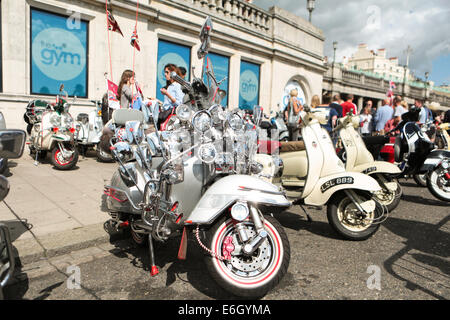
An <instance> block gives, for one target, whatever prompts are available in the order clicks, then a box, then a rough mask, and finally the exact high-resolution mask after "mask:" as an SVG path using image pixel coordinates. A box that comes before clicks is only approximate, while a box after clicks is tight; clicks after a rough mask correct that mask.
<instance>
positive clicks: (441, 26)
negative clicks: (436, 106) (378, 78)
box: [253, 0, 450, 85]
mask: <svg viewBox="0 0 450 320" xmlns="http://www.w3.org/2000/svg"><path fill="white" fill-rule="evenodd" d="M306 2H307V1H306V0H281V1H272V0H253V4H254V5H257V6H259V7H261V8H263V9H266V10H268V9H269V8H270V7H272V6H277V7H281V8H283V9H286V10H289V11H291V12H293V13H295V14H296V15H297V16H300V17H302V18H304V19H308V15H309V12H308V11H307V9H306ZM312 23H313V24H314V25H315V26H317V27H319V28H320V29H322V30H323V32H324V35H325V38H326V39H325V43H324V55H325V56H328V57H330V58H331V57H333V41H337V42H338V49H337V51H336V61H342V58H343V57H344V56H345V57H350V56H351V55H352V54H353V53H354V52H355V51H356V49H357V46H358V44H360V43H366V44H367V45H368V48H369V50H374V51H376V50H377V49H379V48H385V49H386V51H387V57H398V58H399V64H400V65H404V64H405V63H406V53H405V51H406V48H407V47H408V45H409V46H411V47H412V49H413V52H412V54H411V55H410V59H409V68H410V69H411V70H412V71H413V72H414V74H415V75H416V77H418V78H421V79H425V75H424V74H425V72H426V71H428V72H429V73H430V75H429V78H428V79H429V80H430V81H434V82H435V85H442V84H444V83H446V84H448V85H450V35H449V31H450V0H428V1H423V0H376V1H375V0H316V1H315V10H314V11H313V14H312ZM331 59H332V58H331Z"/></svg>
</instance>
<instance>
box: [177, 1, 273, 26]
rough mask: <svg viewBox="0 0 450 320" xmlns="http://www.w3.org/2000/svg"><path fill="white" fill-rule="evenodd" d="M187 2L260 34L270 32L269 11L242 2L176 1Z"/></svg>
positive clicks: (270, 18)
mask: <svg viewBox="0 0 450 320" xmlns="http://www.w3.org/2000/svg"><path fill="white" fill-rule="evenodd" d="M175 2H186V3H189V4H190V5H192V6H194V7H195V8H198V9H201V10H202V11H204V12H206V13H209V14H211V15H214V16H219V17H222V18H227V19H231V20H232V21H235V22H238V23H239V24H240V25H242V26H244V27H247V28H250V29H254V30H257V31H260V32H264V33H266V32H269V30H270V28H271V24H272V16H271V15H270V13H268V12H267V11H265V10H263V9H261V8H258V7H257V6H254V5H252V4H249V3H246V2H245V1H241V0H175Z"/></svg>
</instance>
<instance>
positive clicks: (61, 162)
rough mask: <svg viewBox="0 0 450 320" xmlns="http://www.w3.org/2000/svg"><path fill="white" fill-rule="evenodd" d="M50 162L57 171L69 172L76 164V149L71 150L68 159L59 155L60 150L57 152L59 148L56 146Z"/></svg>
mask: <svg viewBox="0 0 450 320" xmlns="http://www.w3.org/2000/svg"><path fill="white" fill-rule="evenodd" d="M51 161H52V164H53V165H54V166H55V168H56V169H58V170H70V169H72V168H73V167H74V166H75V165H76V163H77V162H78V149H77V148H73V153H72V156H71V157H70V158H65V157H64V155H63V154H62V153H61V150H59V147H58V146H56V147H54V148H53V150H52V157H51Z"/></svg>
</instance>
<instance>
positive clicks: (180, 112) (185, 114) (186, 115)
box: [175, 104, 192, 121]
mask: <svg viewBox="0 0 450 320" xmlns="http://www.w3.org/2000/svg"><path fill="white" fill-rule="evenodd" d="M175 113H176V115H177V117H178V119H180V120H181V121H189V120H190V119H191V115H192V112H191V108H189V106H188V105H185V104H180V105H179V106H178V107H177V109H176V111H175Z"/></svg>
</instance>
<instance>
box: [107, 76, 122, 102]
mask: <svg viewBox="0 0 450 320" xmlns="http://www.w3.org/2000/svg"><path fill="white" fill-rule="evenodd" d="M106 83H107V86H108V106H109V107H110V108H111V109H120V103H119V100H118V99H117V90H118V89H119V87H118V86H117V85H116V84H115V83H114V82H112V81H109V80H108V79H106Z"/></svg>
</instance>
